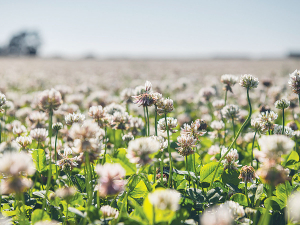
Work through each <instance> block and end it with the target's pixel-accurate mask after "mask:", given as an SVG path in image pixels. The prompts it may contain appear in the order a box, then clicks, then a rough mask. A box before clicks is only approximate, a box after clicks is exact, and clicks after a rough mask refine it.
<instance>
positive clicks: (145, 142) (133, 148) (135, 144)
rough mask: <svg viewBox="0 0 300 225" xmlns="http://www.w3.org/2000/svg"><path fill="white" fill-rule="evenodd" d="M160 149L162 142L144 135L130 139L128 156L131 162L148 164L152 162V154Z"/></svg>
mask: <svg viewBox="0 0 300 225" xmlns="http://www.w3.org/2000/svg"><path fill="white" fill-rule="evenodd" d="M159 149H160V143H159V142H158V141H156V140H153V138H150V137H142V138H138V139H135V140H133V141H130V142H129V144H128V152H127V158H128V159H129V161H130V162H131V163H138V164H141V165H146V164H149V163H151V162H152V159H151V158H150V155H151V154H153V153H155V152H157V151H158V150H159Z"/></svg>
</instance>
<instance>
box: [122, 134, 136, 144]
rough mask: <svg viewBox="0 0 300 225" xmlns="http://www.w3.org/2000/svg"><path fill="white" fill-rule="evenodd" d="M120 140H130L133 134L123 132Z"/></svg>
mask: <svg viewBox="0 0 300 225" xmlns="http://www.w3.org/2000/svg"><path fill="white" fill-rule="evenodd" d="M122 140H123V141H126V142H129V141H132V140H134V136H133V135H132V133H128V134H124V135H123V136H122Z"/></svg>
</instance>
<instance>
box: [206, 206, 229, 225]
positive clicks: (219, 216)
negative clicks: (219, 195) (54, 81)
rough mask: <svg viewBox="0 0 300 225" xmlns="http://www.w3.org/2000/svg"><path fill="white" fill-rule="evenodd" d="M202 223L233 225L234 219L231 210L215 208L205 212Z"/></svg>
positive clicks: (208, 224) (207, 224)
mask: <svg viewBox="0 0 300 225" xmlns="http://www.w3.org/2000/svg"><path fill="white" fill-rule="evenodd" d="M200 221H201V224H202V225H232V222H233V218H232V216H231V214H230V211H229V208H227V207H224V206H223V207H220V206H213V207H210V208H208V209H206V210H205V211H204V213H203V214H202V216H201V218H200Z"/></svg>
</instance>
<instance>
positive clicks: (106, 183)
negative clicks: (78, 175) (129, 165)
mask: <svg viewBox="0 0 300 225" xmlns="http://www.w3.org/2000/svg"><path fill="white" fill-rule="evenodd" d="M95 171H96V173H97V174H98V175H99V176H100V178H99V181H98V186H97V189H98V191H99V194H100V196H102V197H106V196H107V195H115V194H118V193H119V192H121V191H123V190H124V186H125V181H124V180H122V179H123V178H124V177H125V175H126V171H125V169H124V168H123V167H122V166H121V165H120V164H118V163H115V164H110V163H105V164H104V165H103V166H102V165H97V166H96V168H95Z"/></svg>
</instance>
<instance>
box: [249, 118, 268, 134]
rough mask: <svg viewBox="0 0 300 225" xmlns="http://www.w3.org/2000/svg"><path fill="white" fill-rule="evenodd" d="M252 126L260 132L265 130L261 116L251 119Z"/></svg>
mask: <svg viewBox="0 0 300 225" xmlns="http://www.w3.org/2000/svg"><path fill="white" fill-rule="evenodd" d="M251 126H252V127H253V128H254V130H255V131H256V132H258V133H263V132H264V130H265V129H264V124H263V121H262V120H261V118H254V119H251Z"/></svg>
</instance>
